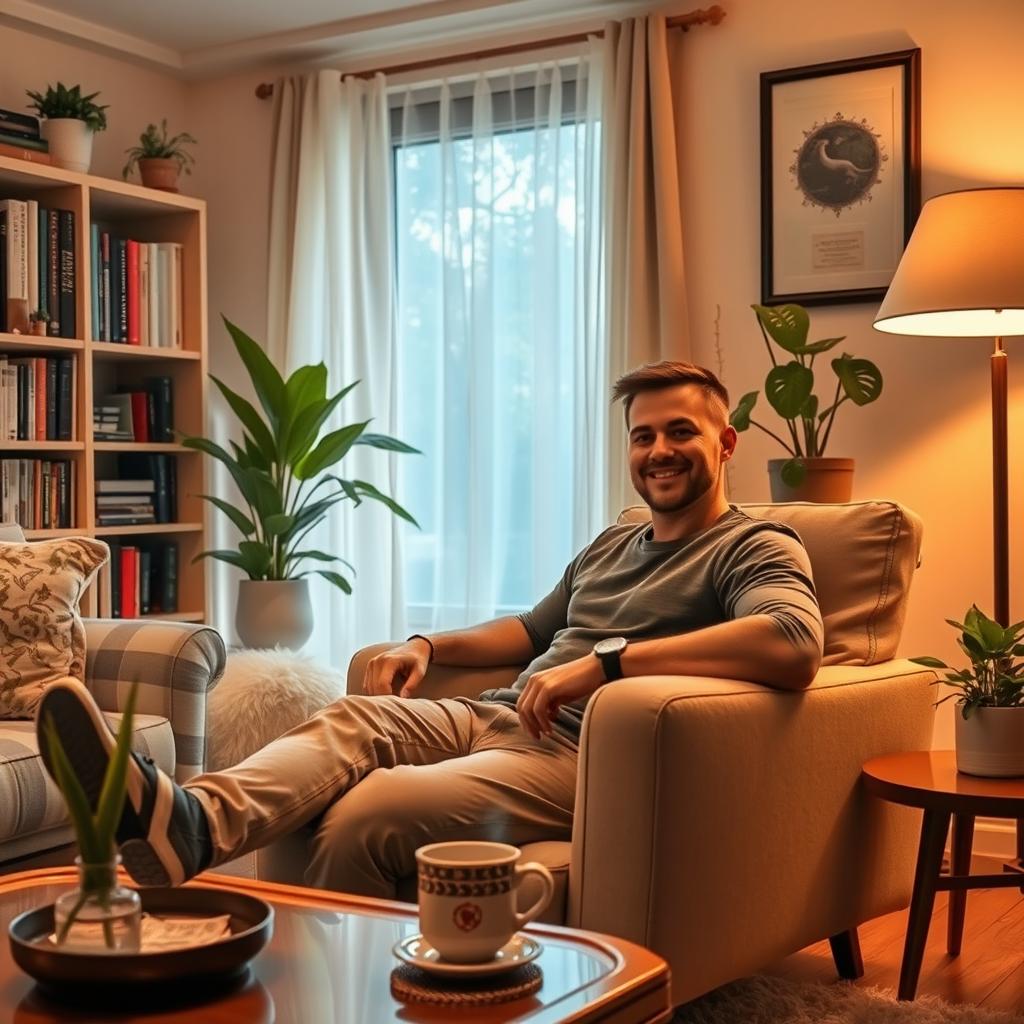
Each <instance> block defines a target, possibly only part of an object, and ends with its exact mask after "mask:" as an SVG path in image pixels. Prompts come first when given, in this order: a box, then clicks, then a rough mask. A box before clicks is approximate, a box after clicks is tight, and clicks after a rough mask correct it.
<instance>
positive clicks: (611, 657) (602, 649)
mask: <svg viewBox="0 0 1024 1024" xmlns="http://www.w3.org/2000/svg"><path fill="white" fill-rule="evenodd" d="M628 646H629V641H628V640H627V639H626V638H625V637H624V636H608V637H605V638H604V640H598V641H597V643H596V644H594V657H596V658H597V660H598V661H600V662H601V667H602V668H603V669H604V678H605V681H606V682H609V683H610V682H612V680H614V679H621V678H622V660H621V658H622V652H623V651H624V650H625V649H626V648H627V647H628Z"/></svg>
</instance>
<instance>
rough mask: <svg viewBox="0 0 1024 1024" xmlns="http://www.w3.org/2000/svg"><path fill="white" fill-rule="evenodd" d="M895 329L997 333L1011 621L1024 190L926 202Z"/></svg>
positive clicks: (1002, 618)
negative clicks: (1010, 347) (1009, 391)
mask: <svg viewBox="0 0 1024 1024" xmlns="http://www.w3.org/2000/svg"><path fill="white" fill-rule="evenodd" d="M875 328H876V329H877V330H879V331H886V332H888V333H890V334H912V335H917V336H925V337H946V338H982V337H991V338H994V339H995V341H994V347H993V349H992V357H991V367H992V516H993V556H994V560H993V569H994V581H995V618H996V620H997V621H998V622H999V623H1000V625H1002V626H1004V627H1005V626H1008V625H1009V624H1010V550H1009V549H1010V544H1009V514H1010V513H1009V490H1008V468H1007V446H1006V352H1005V350H1004V349H1003V338H1004V337H1006V336H1007V335H1012V334H1024V188H976V189H967V190H964V191H962V192H948V193H946V194H945V195H939V196H935V197H934V198H933V199H929V200H928V202H926V203H925V204H924V206H923V207H922V208H921V215H920V217H919V218H918V221H917V225H916V226H915V228H914V233H913V234H912V235H911V237H910V242H909V243H908V244H907V248H906V250H905V252H904V253H903V258H902V259H901V260H900V264H899V266H898V267H897V268H896V274H895V276H894V277H893V279H892V283H891V284H890V285H889V290H888V291H887V292H886V295H885V298H884V299H883V300H882V305H881V307H880V308H879V310H878V315H877V316H876V318H875Z"/></svg>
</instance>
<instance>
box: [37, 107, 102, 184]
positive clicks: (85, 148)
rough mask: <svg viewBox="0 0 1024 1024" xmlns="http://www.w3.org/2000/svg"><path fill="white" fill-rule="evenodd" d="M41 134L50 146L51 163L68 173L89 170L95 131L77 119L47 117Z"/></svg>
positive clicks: (41, 128)
mask: <svg viewBox="0 0 1024 1024" xmlns="http://www.w3.org/2000/svg"><path fill="white" fill-rule="evenodd" d="M40 132H41V134H42V136H43V138H44V139H46V141H47V142H48V143H49V144H50V161H51V162H52V163H54V164H56V165H57V166H58V167H63V168H64V169H65V170H68V171H81V172H82V173H83V174H84V173H85V172H86V171H88V170H89V164H90V163H92V137H93V130H92V129H91V128H90V127H89V126H88V125H87V124H86V123H85V122H84V121H79V120H78V118H77V117H46V118H44V119H43V123H42V125H41V126H40Z"/></svg>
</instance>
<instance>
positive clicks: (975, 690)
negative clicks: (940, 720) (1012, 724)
mask: <svg viewBox="0 0 1024 1024" xmlns="http://www.w3.org/2000/svg"><path fill="white" fill-rule="evenodd" d="M946 622H948V623H949V624H950V625H951V626H953V627H954V628H955V629H959V630H960V631H961V632H960V638H959V639H958V640H957V642H956V643H957V646H958V647H959V648H960V650H961V651H963V652H964V654H966V655H967V658H968V660H969V661H970V663H971V665H970V668H961V669H953V668H951V667H950V666H949V665H947V664H946V663H945V662H944V661H940V660H939V659H938V658H931V657H920V658H911V659H910V660H911V661H913V662H915V663H916V664H918V665H924V666H926V667H927V668H940V669H944V670H945V672H946V678H945V679H938V680H936V681H935V683H933V684H932V685H933V686H949V687H952V688H953V689H954V690H956V691H957V692H956V693H950V694H948V695H947V696H945V697H943V698H942V699H941V700H939V701H937V702H936V706H938V705H939V704H944V703H945V702H946V701H947V700H953V699H956V701H957V706H958V707H959V708H960V714H961V716H962V717H963V718H965V719H967V718H970V717H971V715H972V714H973V713H974V712H976V711H977V710H978V708H1018V707H1022V706H1024V661H1018V660H1016V659H1018V658H1024V622H1017V623H1015V624H1014V625H1012V626H1008V627H1007V628H1005V629H1004V628H1003V627H1002V626H1000V625H999V623H998V622H996V621H995V620H994V619H990V618H989V617H988V616H987V615H985V613H984V612H982V611H981V610H980V609H979V608H978V606H977V605H976V604H972V605H971V607H970V608H969V609H968V610H967V614H966V615H965V616H964V621H963V622H956V621H954V620H953V619H946Z"/></svg>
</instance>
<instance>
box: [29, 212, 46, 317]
mask: <svg viewBox="0 0 1024 1024" xmlns="http://www.w3.org/2000/svg"><path fill="white" fill-rule="evenodd" d="M25 238H26V260H27V266H26V272H27V274H28V311H29V313H30V314H31V313H34V312H35V311H36V310H37V309H39V307H40V306H42V305H43V303H42V302H41V301H40V297H39V203H38V202H36V200H34V199H28V200H26V201H25Z"/></svg>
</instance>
